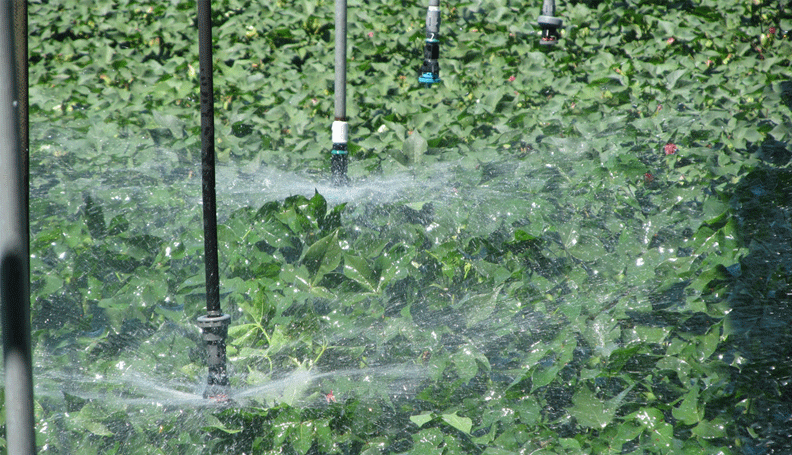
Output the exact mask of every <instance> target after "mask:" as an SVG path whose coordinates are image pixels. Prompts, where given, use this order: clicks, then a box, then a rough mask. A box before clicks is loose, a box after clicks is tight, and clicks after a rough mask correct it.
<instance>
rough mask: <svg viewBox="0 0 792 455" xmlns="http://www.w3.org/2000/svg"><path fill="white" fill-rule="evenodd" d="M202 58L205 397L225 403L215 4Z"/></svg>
mask: <svg viewBox="0 0 792 455" xmlns="http://www.w3.org/2000/svg"><path fill="white" fill-rule="evenodd" d="M198 55H199V60H200V83H201V176H202V179H201V187H202V189H203V224H204V256H205V258H204V264H205V267H206V316H201V317H199V318H198V321H197V324H198V327H200V328H201V331H202V337H203V340H204V341H205V342H206V353H207V364H208V366H209V376H208V378H207V385H206V390H205V391H204V398H214V399H220V400H225V399H227V397H228V389H229V381H228V373H227V371H226V345H225V340H226V337H227V336H228V325H229V324H230V322H231V316H229V315H227V314H223V312H222V310H221V309H220V276H219V267H218V259H217V201H216V195H215V149H214V142H215V139H214V83H213V80H212V4H211V1H210V0H198Z"/></svg>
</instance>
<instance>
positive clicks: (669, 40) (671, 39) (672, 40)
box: [666, 36, 676, 44]
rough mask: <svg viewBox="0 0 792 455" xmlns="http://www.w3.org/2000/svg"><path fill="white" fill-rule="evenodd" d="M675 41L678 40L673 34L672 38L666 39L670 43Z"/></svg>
mask: <svg viewBox="0 0 792 455" xmlns="http://www.w3.org/2000/svg"><path fill="white" fill-rule="evenodd" d="M674 41H676V40H675V39H674V37H673V36H672V37H671V38H668V40H667V41H666V43H668V44H674Z"/></svg>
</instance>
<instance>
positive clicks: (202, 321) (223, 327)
mask: <svg viewBox="0 0 792 455" xmlns="http://www.w3.org/2000/svg"><path fill="white" fill-rule="evenodd" d="M230 323H231V316H230V315H227V314H222V315H219V316H211V315H207V316H201V317H199V318H198V327H200V328H201V337H202V338H203V340H204V342H206V358H207V362H206V363H207V364H208V366H209V376H208V378H207V380H206V389H205V390H204V394H203V397H204V398H211V399H215V400H218V401H223V402H224V401H229V398H228V396H229V388H230V382H229V380H228V372H227V371H226V344H225V341H226V338H227V337H228V325H229V324H230Z"/></svg>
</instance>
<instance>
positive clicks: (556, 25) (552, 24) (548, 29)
mask: <svg viewBox="0 0 792 455" xmlns="http://www.w3.org/2000/svg"><path fill="white" fill-rule="evenodd" d="M538 22H539V27H541V29H542V37H541V41H539V44H541V45H544V46H553V45H555V44H558V40H559V39H561V35H560V34H559V33H558V29H560V28H561V26H562V24H563V23H564V21H563V20H561V19H559V18H557V17H555V0H544V4H543V5H542V15H541V16H539V20H538Z"/></svg>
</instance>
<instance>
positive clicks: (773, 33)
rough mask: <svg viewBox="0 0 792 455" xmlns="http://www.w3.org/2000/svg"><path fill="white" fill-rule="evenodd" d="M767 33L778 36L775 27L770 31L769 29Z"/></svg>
mask: <svg viewBox="0 0 792 455" xmlns="http://www.w3.org/2000/svg"><path fill="white" fill-rule="evenodd" d="M767 33H769V34H771V35H775V34H776V28H775V27H770V28H769V29H767Z"/></svg>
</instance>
